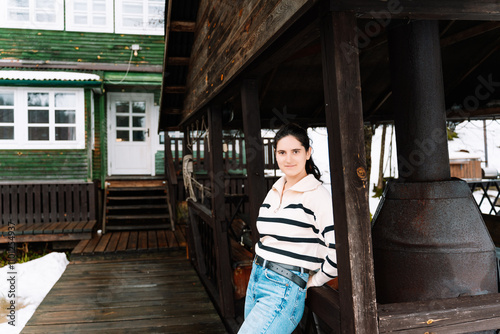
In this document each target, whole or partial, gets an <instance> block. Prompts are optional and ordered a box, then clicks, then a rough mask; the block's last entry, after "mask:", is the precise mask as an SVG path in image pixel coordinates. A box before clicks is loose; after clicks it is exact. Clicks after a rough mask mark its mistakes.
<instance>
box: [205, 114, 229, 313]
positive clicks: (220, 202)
mask: <svg viewBox="0 0 500 334" xmlns="http://www.w3.org/2000/svg"><path fill="white" fill-rule="evenodd" d="M208 131H209V135H208V137H209V140H208V145H205V154H206V155H207V154H208V156H209V157H210V159H209V169H208V174H209V176H210V188H211V189H212V217H213V219H214V241H215V242H214V245H215V254H216V257H217V286H218V288H219V297H220V306H221V312H222V315H223V317H224V318H234V299H233V286H232V283H231V277H232V270H231V263H230V261H229V260H230V259H229V239H228V234H227V230H228V229H227V221H226V212H225V210H226V204H225V198H224V195H225V194H224V188H225V186H224V169H223V168H224V166H223V159H222V109H221V108H220V107H219V106H212V107H210V108H209V110H208ZM207 151H208V152H207Z"/></svg>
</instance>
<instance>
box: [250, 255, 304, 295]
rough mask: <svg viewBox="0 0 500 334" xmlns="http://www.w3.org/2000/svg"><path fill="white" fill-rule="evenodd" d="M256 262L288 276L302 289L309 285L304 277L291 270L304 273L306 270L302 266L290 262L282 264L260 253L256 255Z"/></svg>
mask: <svg viewBox="0 0 500 334" xmlns="http://www.w3.org/2000/svg"><path fill="white" fill-rule="evenodd" d="M255 263H256V264H258V265H259V266H261V267H263V268H267V269H269V270H272V271H274V272H275V273H276V274H278V275H281V276H283V277H286V278H288V279H289V280H290V281H292V282H293V283H295V284H297V285H298V286H300V287H301V288H302V289H305V288H306V286H307V282H306V281H304V280H303V279H302V278H300V277H299V276H297V275H296V274H294V273H292V272H291V271H292V270H293V271H299V272H301V273H304V272H305V270H304V268H302V267H297V266H290V265H288V264H281V263H277V262H272V261H267V260H265V259H263V258H262V257H260V256H258V255H256V256H255Z"/></svg>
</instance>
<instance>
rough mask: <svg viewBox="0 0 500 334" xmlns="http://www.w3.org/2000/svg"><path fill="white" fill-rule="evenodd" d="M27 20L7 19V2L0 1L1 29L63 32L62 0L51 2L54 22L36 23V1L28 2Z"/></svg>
mask: <svg viewBox="0 0 500 334" xmlns="http://www.w3.org/2000/svg"><path fill="white" fill-rule="evenodd" d="M28 1H29V8H28V17H29V18H28V20H27V21H16V20H12V19H10V18H9V14H8V13H9V9H10V8H12V7H9V0H0V8H2V10H0V27H2V28H22V29H42V30H64V0H51V1H52V2H53V3H54V4H55V9H54V16H55V19H56V21H55V22H40V21H37V20H36V19H37V17H36V14H37V8H36V1H37V0H28Z"/></svg>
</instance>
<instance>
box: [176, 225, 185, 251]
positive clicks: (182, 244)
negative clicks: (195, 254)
mask: <svg viewBox="0 0 500 334" xmlns="http://www.w3.org/2000/svg"><path fill="white" fill-rule="evenodd" d="M174 234H175V239H177V243H178V244H179V247H186V237H185V236H184V234H183V233H182V231H180V230H179V229H177V230H175V231H174Z"/></svg>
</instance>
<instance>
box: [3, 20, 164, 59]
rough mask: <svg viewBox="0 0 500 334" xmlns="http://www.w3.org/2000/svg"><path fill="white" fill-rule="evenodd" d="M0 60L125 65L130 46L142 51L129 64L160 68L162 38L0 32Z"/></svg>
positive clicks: (102, 34)
mask: <svg viewBox="0 0 500 334" xmlns="http://www.w3.org/2000/svg"><path fill="white" fill-rule="evenodd" d="M0 31H1V36H0V58H2V59H4V60H5V59H7V60H8V59H16V60H17V59H22V60H40V61H45V60H50V61H52V62H55V61H56V62H89V63H106V64H107V63H122V64H126V63H128V61H129V59H130V52H131V51H130V46H131V45H132V44H139V45H140V46H141V48H142V50H140V51H139V55H138V57H132V63H133V64H138V65H162V64H163V49H164V46H165V42H164V38H163V36H147V35H123V34H105V33H91V32H70V31H51V30H30V29H0Z"/></svg>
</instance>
